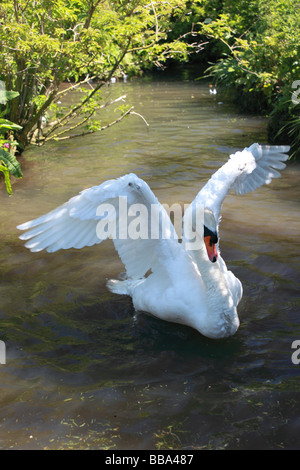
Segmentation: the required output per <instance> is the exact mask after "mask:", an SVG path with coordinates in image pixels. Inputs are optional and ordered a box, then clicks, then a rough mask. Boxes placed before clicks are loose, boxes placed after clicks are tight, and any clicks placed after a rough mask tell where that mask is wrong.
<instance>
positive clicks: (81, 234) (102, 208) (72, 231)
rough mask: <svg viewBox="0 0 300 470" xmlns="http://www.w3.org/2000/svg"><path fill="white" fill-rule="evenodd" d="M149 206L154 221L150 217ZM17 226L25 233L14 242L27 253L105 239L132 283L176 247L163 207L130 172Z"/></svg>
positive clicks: (174, 254)
mask: <svg viewBox="0 0 300 470" xmlns="http://www.w3.org/2000/svg"><path fill="white" fill-rule="evenodd" d="M152 206H154V207H155V210H154V211H153V212H155V213H157V214H158V215H157V216H156V217H153V214H152V213H151V208H152ZM151 215H152V217H151ZM17 228H18V229H20V230H25V233H24V234H22V235H21V236H20V238H21V239H22V240H25V241H26V244H25V246H26V247H27V248H29V249H30V250H31V251H33V252H36V251H41V250H44V249H45V250H47V251H48V252H51V253H52V252H55V251H57V250H60V249H69V248H82V247H84V246H92V245H95V244H99V243H101V242H102V241H103V240H105V239H107V238H111V239H112V240H113V242H114V245H115V248H116V250H117V251H118V254H119V256H120V258H121V260H122V262H123V263H124V265H125V267H126V271H127V275H128V276H129V277H132V278H134V279H139V278H141V277H143V276H144V275H145V274H146V273H147V271H148V270H149V269H152V270H153V269H154V267H155V266H157V265H158V264H163V265H165V266H167V265H168V260H170V257H171V258H175V257H176V253H177V250H178V247H179V246H180V245H179V244H178V238H177V235H176V232H175V230H174V227H173V225H172V223H171V220H170V218H169V216H168V215H167V213H166V211H165V209H164V208H163V206H162V205H161V204H160V203H159V202H158V200H157V198H156V197H155V196H154V194H153V192H152V191H151V189H150V188H149V186H148V185H147V184H146V183H145V182H144V181H143V180H141V179H140V178H138V177H137V176H136V175H134V174H129V175H125V176H122V177H121V178H118V179H116V180H109V181H106V182H105V183H103V184H101V185H99V186H94V187H92V188H89V189H86V190H84V191H82V192H81V193H80V194H79V195H77V196H75V197H73V198H71V199H70V200H69V201H68V202H66V203H65V204H63V205H62V206H60V207H57V208H56V209H54V210H53V211H51V212H49V213H47V214H45V215H43V216H41V217H39V218H37V219H35V220H32V221H29V222H26V223H24V224H22V225H19V226H18V227H17Z"/></svg>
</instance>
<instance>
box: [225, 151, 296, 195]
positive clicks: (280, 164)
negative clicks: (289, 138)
mask: <svg viewBox="0 0 300 470" xmlns="http://www.w3.org/2000/svg"><path fill="white" fill-rule="evenodd" d="M289 149H290V147H289V146H287V145H259V144H252V145H251V146H250V147H249V148H245V149H244V150H243V151H242V152H237V154H245V155H247V154H248V155H251V156H252V158H253V162H254V165H253V168H252V171H249V172H248V171H247V165H246V167H245V172H241V173H240V174H237V177H236V178H235V179H234V181H233V184H232V188H233V189H234V191H235V193H236V194H247V193H249V192H250V191H254V190H255V189H257V188H259V187H260V186H262V185H263V184H269V183H271V181H272V179H273V178H279V177H280V176H281V175H280V172H279V171H278V170H283V169H284V168H285V167H286V164H285V163H284V162H285V161H286V160H287V159H288V158H289V156H288V155H287V153H286V152H288V151H289ZM237 154H234V155H231V157H230V158H231V159H234V158H235V156H236V155H237ZM236 162H237V164H238V159H236Z"/></svg>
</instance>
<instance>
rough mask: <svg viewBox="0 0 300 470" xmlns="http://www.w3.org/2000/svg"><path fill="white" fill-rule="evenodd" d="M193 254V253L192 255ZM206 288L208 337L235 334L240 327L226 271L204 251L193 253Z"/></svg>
mask: <svg viewBox="0 0 300 470" xmlns="http://www.w3.org/2000/svg"><path fill="white" fill-rule="evenodd" d="M190 254H191V253H190ZM191 255H192V258H193V260H194V262H195V263H196V265H197V267H198V270H199V272H200V275H201V279H202V282H203V284H204V288H205V295H206V305H207V314H206V318H205V324H206V327H207V328H208V329H209V330H210V334H209V335H208V336H211V337H221V336H230V335H231V334H233V333H234V332H235V331H236V330H237V328H238V325H239V320H238V316H237V311H236V306H235V304H234V300H233V296H232V293H231V291H230V288H229V285H228V281H227V277H226V270H225V271H224V268H222V267H221V262H220V261H219V260H217V261H216V262H215V263H212V262H211V261H210V260H209V259H208V257H207V254H206V250H205V247H203V249H200V250H197V251H194V252H192V254H191Z"/></svg>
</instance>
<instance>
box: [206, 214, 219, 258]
mask: <svg viewBox="0 0 300 470" xmlns="http://www.w3.org/2000/svg"><path fill="white" fill-rule="evenodd" d="M204 243H205V247H206V251H207V255H208V258H209V259H210V261H211V262H212V263H215V262H216V261H217V259H218V252H217V247H216V244H217V243H218V227H217V222H216V219H215V217H214V214H213V213H212V211H211V210H210V209H207V208H205V209H204Z"/></svg>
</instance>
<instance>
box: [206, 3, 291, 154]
mask: <svg viewBox="0 0 300 470" xmlns="http://www.w3.org/2000/svg"><path fill="white" fill-rule="evenodd" d="M198 3H200V5H201V16H199V17H198V26H199V28H200V29H201V32H202V33H203V34H205V35H206V36H207V37H209V38H210V39H211V40H212V41H213V42H214V44H215V45H216V47H215V55H216V58H217V61H215V60H214V64H213V65H212V66H211V67H210V68H209V69H208V73H209V74H210V76H212V77H213V78H214V80H215V82H216V83H217V85H219V86H220V87H223V89H225V90H230V91H231V92H232V89H234V90H235V92H236V95H237V97H238V100H239V102H240V103H243V104H244V107H245V108H246V109H248V110H250V111H255V112H257V111H258V112H262V113H266V114H269V115H270V116H269V117H270V119H269V121H270V127H269V138H270V140H274V141H276V139H277V137H278V135H279V134H278V131H279V130H281V135H282V133H283V132H284V131H286V130H288V129H289V126H290V124H291V126H292V128H294V126H295V125H296V124H295V123H297V122H298V120H297V117H296V118H295V111H296V110H295V109H293V106H292V103H291V94H292V84H293V83H294V82H295V81H296V80H298V79H299V77H300V61H299V57H300V4H299V2H294V1H292V0H251V1H245V0H238V1H236V2H231V1H229V0H224V2H222V5H220V3H221V2H214V4H215V6H216V4H218V5H217V8H215V10H214V11H212V5H211V2H208V1H207V0H203V1H199V2H198ZM283 117H284V119H283V120H282V118H283ZM298 119H299V116H298ZM289 122H290V124H289ZM291 135H294V136H295V133H293V131H290V132H288V133H285V134H284V137H283V136H282V138H283V139H284V138H285V139H288V140H289V141H290V142H291V143H292V145H296V142H294V141H293V140H290V139H289V137H291ZM285 142H287V140H285ZM293 142H294V143H293ZM297 145H298V143H297Z"/></svg>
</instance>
